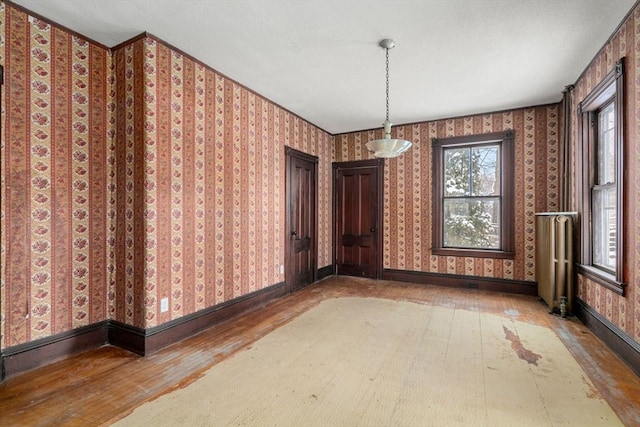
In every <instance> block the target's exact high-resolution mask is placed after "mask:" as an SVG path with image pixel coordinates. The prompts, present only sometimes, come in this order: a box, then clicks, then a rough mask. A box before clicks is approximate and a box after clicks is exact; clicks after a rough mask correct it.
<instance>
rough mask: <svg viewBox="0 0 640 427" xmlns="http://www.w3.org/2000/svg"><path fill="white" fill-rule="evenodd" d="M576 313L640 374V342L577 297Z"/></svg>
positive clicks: (574, 309)
mask: <svg viewBox="0 0 640 427" xmlns="http://www.w3.org/2000/svg"><path fill="white" fill-rule="evenodd" d="M573 311H574V313H573V314H574V315H575V316H576V317H577V318H578V319H580V321H582V323H584V324H585V325H586V326H587V327H588V328H589V329H590V330H591V331H592V332H593V333H594V334H595V335H596V336H597V337H598V338H600V339H601V340H602V342H604V343H605V344H606V345H607V346H608V347H609V348H610V349H611V350H612V351H613V352H614V353H616V354H617V355H618V357H620V359H622V360H624V361H625V363H627V365H629V367H630V368H631V369H632V370H633V371H634V372H635V373H636V375H638V376H640V344H639V343H638V342H636V341H634V340H633V338H631V337H630V336H629V335H627V333H626V332H624V331H623V330H622V329H620V328H618V327H617V326H616V325H614V324H613V323H611V322H610V321H609V320H607V319H606V318H605V317H603V316H602V315H601V314H600V313H598V312H597V311H595V310H594V309H593V308H591V307H590V306H589V305H588V304H587V303H586V302H584V301H583V300H581V299H580V298H577V297H576V298H575V304H574V308H573Z"/></svg>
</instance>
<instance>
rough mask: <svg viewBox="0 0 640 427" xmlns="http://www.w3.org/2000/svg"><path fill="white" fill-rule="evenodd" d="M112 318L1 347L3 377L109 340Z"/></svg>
mask: <svg viewBox="0 0 640 427" xmlns="http://www.w3.org/2000/svg"><path fill="white" fill-rule="evenodd" d="M108 323H109V321H108V320H104V321H102V322H98V323H94V324H91V325H88V326H83V327H81V328H77V329H73V330H71V331H66V332H62V333H59V334H55V335H51V336H49V337H46V338H41V339H37V340H34V341H30V342H27V343H24V344H19V345H16V346H13V347H7V348H5V349H4V350H2V353H1V358H0V359H1V363H2V369H1V371H2V379H3V380H4V379H5V378H6V377H10V376H12V375H15V374H18V373H20V372H24V371H28V370H30V369H34V368H37V367H39V366H43V365H45V364H47V363H50V362H53V361H55V360H58V359H62V358H65V357H68V356H71V355H74V354H77V353H82V352H83V351H87V350H90V349H93V348H97V347H100V346H103V345H105V344H107V343H108V337H107V325H108Z"/></svg>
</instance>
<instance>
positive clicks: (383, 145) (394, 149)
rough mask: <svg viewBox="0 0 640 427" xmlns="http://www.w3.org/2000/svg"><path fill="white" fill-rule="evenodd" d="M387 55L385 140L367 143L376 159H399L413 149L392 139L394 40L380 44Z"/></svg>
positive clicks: (387, 40) (409, 143)
mask: <svg viewBox="0 0 640 427" xmlns="http://www.w3.org/2000/svg"><path fill="white" fill-rule="evenodd" d="M379 45H380V47H382V48H384V50H385V52H386V54H387V118H386V120H385V121H384V124H383V126H384V138H383V139H375V140H373V141H369V142H367V149H368V150H369V151H371V152H372V153H373V155H374V156H376V157H382V158H386V157H398V156H399V155H400V154H402V153H404V152H405V151H407V150H408V149H409V148H410V147H411V142H410V141H406V140H404V139H391V122H390V121H389V49H393V47H394V46H395V45H396V42H394V41H393V40H392V39H384V40H381V41H380V43H379Z"/></svg>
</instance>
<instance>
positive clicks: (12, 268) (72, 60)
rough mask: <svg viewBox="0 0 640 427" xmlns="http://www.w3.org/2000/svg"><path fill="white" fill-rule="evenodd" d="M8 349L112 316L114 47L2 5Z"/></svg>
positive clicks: (4, 340) (4, 295) (3, 291)
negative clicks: (109, 224)
mask: <svg viewBox="0 0 640 427" xmlns="http://www.w3.org/2000/svg"><path fill="white" fill-rule="evenodd" d="M0 37H2V42H1V43H0V57H1V62H2V64H3V65H4V67H5V84H4V86H3V102H2V105H3V117H2V120H3V122H2V130H3V137H2V142H3V144H2V147H1V153H0V157H1V160H2V215H1V218H2V245H1V251H0V255H1V256H2V267H1V269H2V278H1V282H0V283H1V284H0V286H1V289H0V293H1V295H2V306H1V310H0V313H1V318H0V319H1V329H0V331H2V340H1V345H2V347H8V346H13V345H16V344H20V343H24V342H27V341H32V340H35V339H38V338H43V337H46V336H49V335H53V334H56V333H59V332H63V331H67V330H70V329H74V328H77V327H80V326H85V325H89V324H91V323H95V322H98V321H101V320H104V319H105V318H106V305H105V302H106V289H105V279H106V258H105V250H104V248H105V246H106V237H107V236H106V231H107V230H106V216H105V213H104V206H105V205H106V191H105V189H106V180H107V176H106V174H107V165H106V155H107V153H106V144H105V142H106V134H107V128H108V125H109V124H108V116H109V115H108V112H107V110H106V105H105V103H104V99H105V91H106V81H107V76H108V74H109V63H110V57H109V54H108V52H107V50H106V49H105V48H103V47H100V46H96V45H95V44H92V43H89V42H87V41H86V40H84V39H81V38H78V37H76V36H73V35H71V34H69V33H67V32H65V31H62V30H60V29H58V28H56V27H55V26H52V25H50V24H49V23H47V22H44V21H40V20H38V19H34V18H29V17H28V16H27V15H26V14H25V13H23V12H21V11H19V10H17V9H15V8H12V7H9V6H6V5H5V3H4V2H3V3H0Z"/></svg>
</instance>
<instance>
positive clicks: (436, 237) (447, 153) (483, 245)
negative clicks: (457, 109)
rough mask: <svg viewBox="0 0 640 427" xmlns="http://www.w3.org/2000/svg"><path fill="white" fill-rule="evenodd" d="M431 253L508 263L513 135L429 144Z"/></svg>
mask: <svg viewBox="0 0 640 427" xmlns="http://www.w3.org/2000/svg"><path fill="white" fill-rule="evenodd" d="M433 165H434V170H433V200H434V202H433V221H432V223H433V253H434V254H436V255H454V256H476V257H493V258H512V257H513V131H506V132H498V133H491V134H482V135H473V136H462V137H453V138H440V139H438V138H434V139H433Z"/></svg>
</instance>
